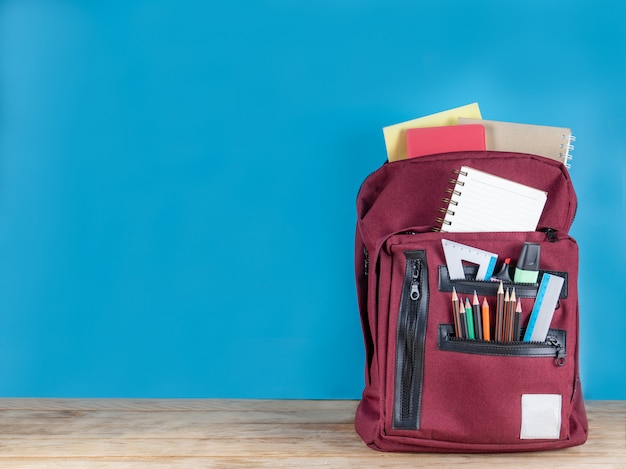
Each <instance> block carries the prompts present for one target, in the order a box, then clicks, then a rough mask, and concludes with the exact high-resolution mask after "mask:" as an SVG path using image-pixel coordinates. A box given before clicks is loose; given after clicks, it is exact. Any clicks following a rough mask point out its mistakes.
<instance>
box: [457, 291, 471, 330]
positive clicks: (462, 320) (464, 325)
mask: <svg viewBox="0 0 626 469" xmlns="http://www.w3.org/2000/svg"><path fill="white" fill-rule="evenodd" d="M457 307H458V309H459V327H460V328H461V337H462V338H463V339H468V338H469V337H468V335H467V318H466V317H465V316H466V314H465V309H464V308H463V304H462V301H461V300H460V299H459V301H458V303H457Z"/></svg>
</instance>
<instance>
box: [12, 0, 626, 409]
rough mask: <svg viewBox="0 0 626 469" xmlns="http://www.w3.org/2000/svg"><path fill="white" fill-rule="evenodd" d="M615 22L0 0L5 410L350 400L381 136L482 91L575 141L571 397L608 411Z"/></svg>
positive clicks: (565, 15)
mask: <svg viewBox="0 0 626 469" xmlns="http://www.w3.org/2000/svg"><path fill="white" fill-rule="evenodd" d="M624 17H626V6H624V4H623V3H619V2H613V3H611V6H610V7H607V6H602V4H601V3H599V2H597V1H595V2H591V1H589V2H580V1H578V2H577V1H569V2H558V1H554V2H544V1H525V2H519V1H515V2H506V1H502V0H498V1H479V2H476V1H437V2H415V1H397V0H385V1H382V0H380V1H359V2H357V1H354V0H332V1H331V0H316V1H300V2H292V1H288V0H282V1H280V0H274V1H270V0H268V1H249V2H203V1H174V0H171V1H167V0H161V1H108V2H89V1H79V0H73V1H72V0H65V1H60V0H47V1H36V0H21V1H11V0H4V1H2V2H1V3H0V376H2V379H1V380H0V395H1V396H65V397H74V396H94V397H98V396H105V397H106V396H120V397H133V396H143V397H289V398H357V397H359V395H360V392H361V389H362V385H363V371H362V370H363V346H362V339H361V331H360V323H359V319H358V313H357V308H356V300H355V294H354V284H353V276H352V272H353V270H352V259H353V233H354V222H355V209H354V202H355V197H356V192H357V190H358V188H359V185H360V183H361V181H362V180H363V178H364V177H365V176H366V175H367V174H369V172H371V171H372V170H374V169H375V168H376V167H377V166H379V165H380V164H381V163H382V162H383V161H384V159H385V149H384V141H383V137H382V131H381V128H382V127H383V126H385V125H388V124H393V123H396V122H400V121H403V120H408V119H411V118H414V117H418V116H421V115H425V114H430V113H433V112H437V111H441V110H444V109H448V108H451V107H456V106H459V105H462V104H467V103H470V102H473V101H478V102H479V104H480V106H481V109H482V112H483V116H484V117H485V118H488V119H495V120H508V121H518V122H527V123H535V124H546V125H558V126H567V127H572V128H573V130H574V133H575V134H576V135H577V137H578V141H577V142H576V150H575V152H574V155H575V159H574V161H573V166H572V170H571V175H572V178H573V180H574V184H575V186H576V188H577V191H578V195H579V213H578V216H577V219H576V221H575V224H574V227H573V230H572V234H573V235H574V236H575V237H576V238H577V239H578V241H579V244H580V248H581V264H580V266H581V277H580V300H581V323H582V330H581V341H582V348H581V368H582V375H583V385H584V390H585V395H586V397H587V398H592V399H614V398H619V399H623V398H626V373H620V372H619V369H620V368H622V369H623V364H624V359H625V358H626V352H625V350H626V338H625V337H626V334H624V331H625V330H626V314H625V313H624V311H625V309H624V308H623V307H621V305H620V303H621V302H620V301H619V298H620V296H621V297H623V295H619V293H621V291H622V286H623V281H622V280H621V278H622V277H624V275H625V274H626V269H625V268H624V266H625V265H626V250H625V248H624V244H625V241H624V239H625V234H626V233H625V225H626V223H625V222H624V215H625V206H626V191H625V187H626V171H625V169H626V147H625V144H624V122H625V118H624V112H625V110H626V92H625V91H624V83H626V63H625V59H624V57H626V28H625V27H624V24H623V18H624ZM611 220H612V221H611Z"/></svg>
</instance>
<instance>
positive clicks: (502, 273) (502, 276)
mask: <svg viewBox="0 0 626 469" xmlns="http://www.w3.org/2000/svg"><path fill="white" fill-rule="evenodd" d="M510 264H511V258H510V257H508V258H506V259H504V262H503V263H502V267H500V270H499V271H498V273H497V274H495V275H494V276H493V277H491V280H502V281H503V282H508V283H512V282H513V280H511V275H510V274H509V267H510Z"/></svg>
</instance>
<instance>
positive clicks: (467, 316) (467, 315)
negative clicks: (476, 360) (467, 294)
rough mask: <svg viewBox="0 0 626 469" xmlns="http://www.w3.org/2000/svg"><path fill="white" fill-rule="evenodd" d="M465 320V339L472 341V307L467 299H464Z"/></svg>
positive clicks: (473, 336) (473, 337)
mask: <svg viewBox="0 0 626 469" xmlns="http://www.w3.org/2000/svg"><path fill="white" fill-rule="evenodd" d="M465 319H466V320H467V338H468V339H471V340H474V339H475V338H476V336H475V335H474V319H473V313H472V305H470V302H469V299H468V298H465Z"/></svg>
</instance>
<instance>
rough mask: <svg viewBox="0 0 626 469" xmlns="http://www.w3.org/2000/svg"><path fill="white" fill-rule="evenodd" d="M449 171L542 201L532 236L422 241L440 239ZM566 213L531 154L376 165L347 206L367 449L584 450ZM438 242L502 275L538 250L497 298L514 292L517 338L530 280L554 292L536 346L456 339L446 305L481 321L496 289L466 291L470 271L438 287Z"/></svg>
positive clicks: (553, 174) (569, 201)
mask: <svg viewBox="0 0 626 469" xmlns="http://www.w3.org/2000/svg"><path fill="white" fill-rule="evenodd" d="M462 166H467V167H471V168H475V169H477V170H480V171H484V172H488V173H490V174H492V175H495V176H499V177H502V178H506V179H508V180H511V181H515V182H518V183H521V184H524V185H528V186H531V187H534V188H537V189H540V190H542V191H545V192H547V201H546V204H545V206H544V208H543V211H542V212H541V217H540V219H539V223H538V226H537V230H536V231H530V232H465V233H464V232H441V231H440V230H437V229H435V230H433V227H434V228H441V217H442V214H441V210H440V209H441V207H442V197H443V196H444V195H445V193H446V192H445V190H446V189H447V188H450V187H451V184H453V183H454V181H450V180H451V178H454V174H453V171H455V170H456V171H458V170H459V168H461V167H462ZM446 202H449V200H448V199H446ZM576 205H577V201H576V195H575V192H574V188H573V186H572V183H571V180H570V177H569V174H568V172H567V169H566V168H565V167H564V165H563V164H561V163H559V162H557V161H553V160H550V159H547V158H544V157H540V156H536V155H528V154H520V153H505V152H494V151H476V152H473V151H472V152H455V153H445V154H438V155H428V156H422V157H419V158H414V159H409V160H402V161H397V162H393V163H386V164H384V165H383V166H382V167H381V168H379V169H378V170H377V171H375V172H374V173H372V174H371V175H370V176H369V177H367V179H366V180H365V181H364V183H363V185H362V186H361V188H360V190H359V194H358V197H357V216H358V220H357V229H356V245H355V247H356V249H355V268H356V287H357V295H358V303H359V310H360V315H361V322H362V327H363V335H364V339H365V351H366V367H365V389H364V391H363V396H362V399H361V401H360V403H359V406H358V409H357V412H356V419H355V427H356V431H357V432H358V434H359V435H360V436H361V438H362V439H363V440H364V442H365V443H366V444H367V445H368V446H370V447H372V448H374V449H377V450H382V451H413V452H512V451H534V450H545V449H555V448H564V447H568V446H574V445H579V444H582V443H584V442H585V441H586V438H587V417H586V413H585V408H584V402H583V397H582V392H581V384H580V379H579V370H578V336H579V333H578V327H579V326H578V323H579V311H578V286H577V282H578V246H577V244H576V241H575V240H574V239H573V238H571V237H570V236H569V234H568V231H569V229H570V227H571V225H572V222H573V220H574V216H575V214H576ZM443 206H444V207H447V205H446V204H445V203H444V204H443ZM444 211H445V209H444ZM437 220H438V221H437ZM442 240H448V241H451V242H453V243H459V244H461V245H466V246H471V247H472V248H475V249H477V250H484V251H488V252H493V253H498V254H499V256H501V257H500V258H499V259H501V258H505V257H506V258H511V266H513V265H515V263H516V262H519V258H518V257H519V254H520V248H521V247H522V246H523V245H524V243H534V244H538V245H539V246H540V248H541V258H540V266H539V267H540V269H539V277H538V280H537V283H536V284H528V283H524V284H519V285H514V284H512V283H511V284H509V283H507V282H504V286H505V287H509V286H511V287H514V286H517V287H518V289H517V291H518V293H517V294H518V298H521V299H520V304H521V308H522V313H521V324H522V327H524V326H525V325H526V324H528V322H529V316H530V315H531V311H532V309H533V307H534V304H535V302H537V301H538V299H539V295H542V294H543V293H541V292H540V289H539V282H540V279H541V278H542V276H545V275H546V274H548V273H550V274H554V275H558V276H560V277H561V278H563V279H564V281H563V286H562V289H561V290H560V294H559V298H558V302H557V304H556V308H555V310H554V315H553V317H552V321H551V323H550V329H549V332H548V334H547V336H546V340H545V341H540V342H538V341H534V342H528V341H523V340H493V339H494V337H493V336H494V335H495V333H492V337H491V340H476V339H474V340H472V339H470V338H467V337H465V338H464V337H463V336H461V337H459V336H457V334H456V333H455V330H456V329H455V327H456V324H455V321H456V319H455V317H456V316H455V315H454V314H453V308H452V303H451V299H452V298H453V294H457V293H458V294H459V296H463V295H468V296H470V297H471V296H472V294H473V292H474V291H476V292H477V294H478V296H479V297H480V300H481V301H486V302H488V303H489V302H492V310H493V309H494V307H493V305H494V304H495V303H493V302H495V300H496V295H497V290H498V288H499V282H494V281H490V280H489V279H486V280H475V279H474V278H473V275H474V274H475V273H476V271H475V269H474V270H472V269H473V267H474V266H472V265H464V267H463V269H464V271H466V272H467V276H466V278H464V279H452V280H451V279H450V276H449V274H448V271H447V268H446V258H445V254H444V250H443V247H442ZM548 277H549V276H548ZM453 292H454V293H453ZM507 293H508V288H507ZM491 314H494V313H493V312H492V313H491ZM493 322H494V320H493V319H492V327H493ZM483 339H484V338H483Z"/></svg>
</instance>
